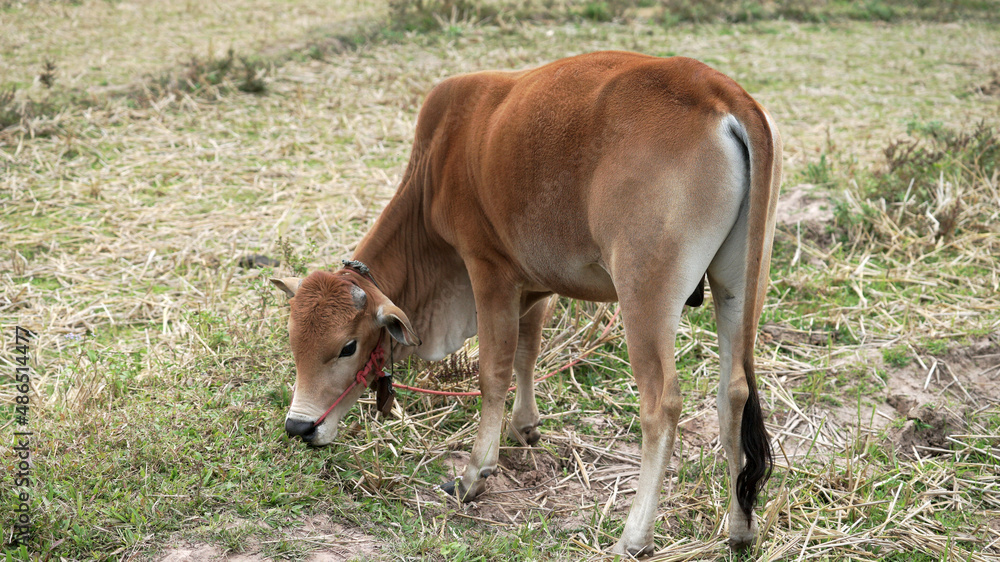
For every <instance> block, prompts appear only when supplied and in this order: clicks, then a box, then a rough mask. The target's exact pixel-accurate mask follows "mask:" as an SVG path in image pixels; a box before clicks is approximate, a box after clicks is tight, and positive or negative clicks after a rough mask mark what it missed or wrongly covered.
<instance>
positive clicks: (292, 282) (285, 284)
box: [271, 277, 302, 298]
mask: <svg viewBox="0 0 1000 562" xmlns="http://www.w3.org/2000/svg"><path fill="white" fill-rule="evenodd" d="M301 282H302V280H301V279H299V278H298V277H282V278H281V279H278V278H276V277H272V278H271V284H272V285H274V286H275V287H277V288H279V289H281V290H282V291H284V292H285V294H286V295H288V298H292V297H294V296H295V293H296V292H297V291H298V290H299V283H301Z"/></svg>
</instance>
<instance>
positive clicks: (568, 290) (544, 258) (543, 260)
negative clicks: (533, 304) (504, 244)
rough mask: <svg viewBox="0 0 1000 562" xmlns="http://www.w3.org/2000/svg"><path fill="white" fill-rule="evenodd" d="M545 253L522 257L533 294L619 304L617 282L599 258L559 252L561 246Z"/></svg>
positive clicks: (549, 249)
mask: <svg viewBox="0 0 1000 562" xmlns="http://www.w3.org/2000/svg"><path fill="white" fill-rule="evenodd" d="M553 246H554V247H550V248H547V249H546V250H545V251H535V252H530V253H527V254H522V256H528V257H527V258H525V257H522V263H521V266H522V267H523V268H524V270H525V271H526V272H527V274H528V276H529V278H530V283H531V285H532V286H531V287H530V289H531V290H534V291H548V292H553V293H558V294H560V295H562V296H565V297H570V298H574V299H580V300H586V301H598V302H612V301H617V300H618V294H617V293H616V292H615V285H614V282H613V281H612V280H611V275H609V274H608V271H607V270H606V269H605V267H604V264H603V263H601V261H600V260H599V259H597V256H596V255H595V256H574V255H572V254H568V253H565V252H559V251H558V250H559V247H558V246H559V244H553Z"/></svg>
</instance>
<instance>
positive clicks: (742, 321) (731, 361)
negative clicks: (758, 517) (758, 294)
mask: <svg viewBox="0 0 1000 562" xmlns="http://www.w3.org/2000/svg"><path fill="white" fill-rule="evenodd" d="M746 239H747V238H746V220H745V217H741V220H740V221H739V222H738V223H737V225H736V226H735V227H734V229H733V231H732V233H731V234H730V236H729V238H728V239H727V240H726V242H725V243H724V244H723V245H722V247H721V248H720V249H719V252H718V254H716V256H715V258H714V259H713V261H712V263H711V265H710V266H709V269H708V280H709V283H710V285H711V287H712V297H713V301H714V303H715V316H716V324H717V326H718V333H719V362H720V368H721V377H720V381H719V396H718V407H719V434H720V435H719V438H720V440H721V441H722V446H723V448H724V449H725V451H726V458H727V460H728V461H729V462H728V464H729V491H730V504H729V542H730V545H731V546H732V547H733V548H734V549H742V548H746V547H748V546H750V545H752V544H753V542H754V540H755V538H756V536H757V524H756V521H755V520H754V517H753V511H752V509H753V504H754V503H755V502H756V495H757V489H758V487H759V485H760V484H759V483H760V482H761V481H762V479H765V480H766V478H767V473H768V471H769V467H770V446H769V444H768V441H767V433H766V431H765V429H764V423H763V417H762V415H761V414H760V403H759V399H758V397H757V390H756V384H755V382H754V378H753V341H754V332H756V327H757V315H758V314H759V312H757V311H755V310H754V303H748V302H746V294H745V293H746V285H747V282H748V280H749V277H748V275H757V274H758V272H756V271H753V270H750V271H749V273H748V268H747V264H746V255H747V251H746ZM759 283H761V284H762V286H763V287H766V286H767V285H766V283H767V278H766V272H765V275H764V276H762V280H761V281H760V282H759ZM746 315H753V318H752V322H748V319H747V318H746ZM747 330H750V331H751V333H749V334H748V333H747ZM748 375H749V376H748ZM745 410H746V411H745Z"/></svg>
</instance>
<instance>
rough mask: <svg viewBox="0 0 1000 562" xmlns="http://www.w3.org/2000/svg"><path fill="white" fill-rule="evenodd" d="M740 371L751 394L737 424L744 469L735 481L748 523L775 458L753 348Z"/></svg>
mask: <svg viewBox="0 0 1000 562" xmlns="http://www.w3.org/2000/svg"><path fill="white" fill-rule="evenodd" d="M743 370H744V372H745V373H746V378H747V386H748V387H749V389H750V394H749V395H747V403H746V404H745V405H744V406H743V421H742V423H741V424H740V439H741V441H742V442H743V453H744V455H745V457H746V464H745V465H743V470H742V471H740V475H739V476H738V477H737V478H736V498H737V500H739V502H740V507H741V508H743V512H744V513H746V515H747V519H748V520H749V519H750V518H751V514H752V513H753V507H754V505H755V504H756V503H757V494H758V493H760V490H761V489H762V488H763V487H764V484H765V483H766V482H767V479H768V478H770V477H771V469H772V468H773V467H774V459H773V454H772V452H771V440H770V438H769V437H768V435H767V429H766V428H765V427H764V415H763V412H761V409H760V397H759V396H758V395H757V379H756V377H755V376H754V371H753V355H752V349H750V350H747V351H746V354H745V359H744V361H743Z"/></svg>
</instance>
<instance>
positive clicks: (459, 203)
mask: <svg viewBox="0 0 1000 562" xmlns="http://www.w3.org/2000/svg"><path fill="white" fill-rule="evenodd" d="M780 177H781V140H780V137H779V136H778V132H777V129H776V128H775V125H774V122H773V121H772V120H771V118H770V117H769V115H768V113H767V112H766V111H765V110H764V108H763V107H761V106H760V105H759V104H758V103H757V102H756V101H754V100H753V98H751V97H750V96H749V95H748V94H747V93H746V91H744V90H743V89H742V88H740V86H739V85H737V84H736V83H735V82H733V81H732V80H731V79H729V78H728V77H726V76H724V75H723V74H720V73H719V72H717V71H715V70H713V69H711V68H709V67H708V66H705V65H704V64H701V63H699V62H697V61H694V60H692V59H688V58H682V57H673V58H667V59H662V58H656V57H651V56H645V55H640V54H635V53H625V52H600V53H592V54H587V55H580V56H576V57H572V58H567V59H563V60H559V61H556V62H553V63H551V64H548V65H545V66H542V67H541V68H537V69H534V70H525V71H521V72H480V73H475V74H467V75H462V76H456V77H453V78H450V79H448V80H445V81H444V82H442V83H441V84H440V85H438V86H437V87H436V88H434V89H433V91H431V93H430V94H429V95H428V96H427V100H426V102H425V103H424V106H423V108H422V109H421V111H420V116H419V120H418V122H417V131H416V139H415V141H414V143H413V150H412V154H411V156H410V162H409V165H408V166H407V169H406V172H405V174H404V176H403V181H402V183H401V184H400V186H399V189H398V191H397V192H396V194H395V196H394V197H393V198H392V200H391V201H390V202H389V204H388V205H387V206H386V208H385V210H384V211H383V212H382V214H381V216H380V217H379V218H378V220H377V221H376V222H375V225H374V227H373V228H372V230H371V231H370V232H369V233H368V234H367V235H366V236H365V237H364V239H362V241H361V243H360V244H359V245H358V247H357V250H356V252H355V255H354V257H355V259H357V260H359V262H363V263H364V264H367V266H368V267H370V272H369V271H366V270H365V268H364V266H362V265H360V263H354V264H351V265H350V266H349V267H346V268H344V269H341V270H339V271H336V272H333V273H330V272H315V273H313V274H311V275H309V276H308V277H306V278H305V279H303V280H301V282H300V280H298V279H280V280H279V279H275V280H272V281H273V282H274V283H275V284H276V285H277V286H278V287H280V288H282V289H283V290H284V291H285V292H286V293H288V295H289V296H294V297H295V298H293V299H292V301H291V315H290V319H289V325H288V331H289V334H290V339H291V348H292V352H293V354H294V356H295V367H296V371H297V374H296V385H297V386H296V390H295V393H294V397H293V399H292V405H291V408H290V410H289V412H288V417H287V420H286V424H285V429H286V431H287V432H288V434H289V435H291V436H296V435H297V436H301V437H302V438H303V439H304V440H305V441H307V442H309V443H311V444H313V445H324V444H327V443H330V442H331V441H333V439H334V438H335V437H336V435H337V424H338V422H339V421H340V419H341V418H342V417H343V415H344V413H345V412H346V411H347V410H348V409H349V408H350V407H351V405H352V404H353V403H354V402H355V401H356V400H357V398H358V396H359V395H360V394H361V392H363V390H364V386H365V384H366V383H368V382H370V378H371V377H370V375H371V373H373V372H375V371H377V370H378V367H379V364H380V361H381V357H382V355H384V352H386V351H387V350H388V346H390V345H392V344H393V341H395V342H398V343H399V344H401V345H398V346H394V347H393V357H394V359H395V360H397V361H398V360H401V359H403V358H405V357H406V356H407V355H408V354H409V353H410V352H413V353H416V354H417V355H419V356H420V357H422V358H424V359H429V360H436V359H440V358H442V357H444V356H445V355H447V354H448V353H451V352H452V351H455V350H456V349H458V348H459V347H460V346H461V345H462V343H463V342H464V341H465V340H466V339H467V338H469V337H471V336H473V335H475V334H477V333H478V334H479V349H480V351H479V358H480V374H479V387H480V389H481V390H482V393H483V398H482V420H481V423H480V426H479V433H478V435H477V437H476V442H475V445H474V446H473V448H472V455H471V458H470V460H469V464H468V467H467V468H466V470H465V473H464V476H463V477H462V478H461V480H460V481H458V482H457V483H456V485H454V487H453V488H451V487H446V489H451V490H452V491H453V493H455V494H456V495H457V496H458V497H459V498H460V499H463V500H469V499H471V498H474V497H475V496H477V495H478V494H480V493H481V492H482V491H483V489H484V487H485V478H486V477H487V476H489V475H490V474H491V473H492V472H493V471H494V470H496V466H497V454H498V449H499V445H500V438H501V426H502V423H503V418H504V401H505V396H506V394H507V387H508V385H509V384H510V381H511V371H512V370H513V371H514V372H515V373H516V374H517V394H516V396H515V398H514V407H513V418H512V422H513V423H512V425H513V429H512V431H516V432H519V433H520V437H521V438H523V439H524V440H525V441H527V442H528V443H534V442H535V441H537V440H538V438H539V433H538V429H537V426H538V419H539V418H538V409H537V407H536V405H535V396H534V388H533V385H532V374H533V373H532V372H533V369H534V364H535V359H536V357H537V356H538V351H539V345H540V337H541V331H542V323H543V320H544V318H543V310H544V309H545V307H544V306H543V305H541V304H539V303H540V302H541V301H543V300H544V299H545V298H546V297H547V296H549V295H551V294H553V293H558V294H560V295H565V296H568V297H572V298H576V299H584V300H591V301H616V300H617V301H618V302H619V303H620V306H621V311H622V315H623V321H624V325H625V334H626V341H627V343H628V349H629V357H630V359H631V363H632V371H633V373H634V376H635V380H636V385H637V386H638V389H639V396H640V400H639V403H640V421H641V426H642V467H641V469H640V471H639V480H638V487H637V491H636V496H635V500H634V502H633V505H632V509H631V511H630V512H629V515H628V519H627V521H626V523H625V530H624V532H623V533H622V537H621V540H619V541H618V543H617V544H615V545H614V547H613V551H614V552H617V553H625V552H627V553H630V554H648V553H650V552H652V550H653V521H654V519H655V517H656V509H657V501H658V498H659V494H660V487H661V483H662V482H663V477H664V472H665V470H666V467H667V462H668V461H669V459H670V456H671V452H672V450H673V444H674V433H675V431H676V427H677V420H678V418H679V416H680V413H681V396H680V388H679V385H678V382H677V372H676V368H675V366H674V339H675V334H676V331H677V326H678V323H679V321H680V315H681V311H682V308H683V306H684V303H685V300H686V299H687V298H688V296H689V295H692V293H693V292H694V291H695V290H696V288H697V287H698V285H699V282H700V281H701V280H702V277H703V276H704V275H705V274H706V273H707V276H708V281H709V283H710V285H711V288H712V294H713V295H714V297H715V298H714V304H715V311H716V318H717V322H718V332H719V356H720V360H721V379H722V380H721V382H720V384H719V397H718V405H719V420H720V427H721V434H722V435H721V441H722V444H723V446H724V447H725V450H726V455H727V457H728V459H729V474H730V479H731V480H730V490H731V496H732V497H731V505H730V511H729V533H730V542H731V544H732V545H733V546H734V547H745V546H747V545H749V544H751V543H752V542H753V541H754V537H755V534H756V523H755V521H754V517H753V507H754V504H755V503H756V500H757V495H758V492H759V490H760V488H761V487H762V486H763V484H764V482H765V481H766V480H767V477H768V476H769V474H770V469H771V448H770V444H769V441H768V436H767V432H766V431H765V428H764V421H763V416H762V413H761V408H760V403H759V400H758V396H757V387H756V381H755V378H754V371H753V347H754V341H755V337H756V331H757V322H758V319H759V317H760V314H761V309H762V307H763V303H764V296H765V293H766V289H767V280H768V268H769V263H770V258H771V241H772V237H773V233H774V209H775V204H776V202H777V199H778V197H777V196H778V185H779V182H780ZM404 311H406V312H405V313H404ZM386 332H388V334H389V336H390V337H386V336H385V333H386ZM418 334H419V336H420V337H418ZM363 366H364V368H363ZM376 377H377V375H376ZM324 412H327V413H328V414H330V415H329V418H328V419H327V417H326V414H324Z"/></svg>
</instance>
